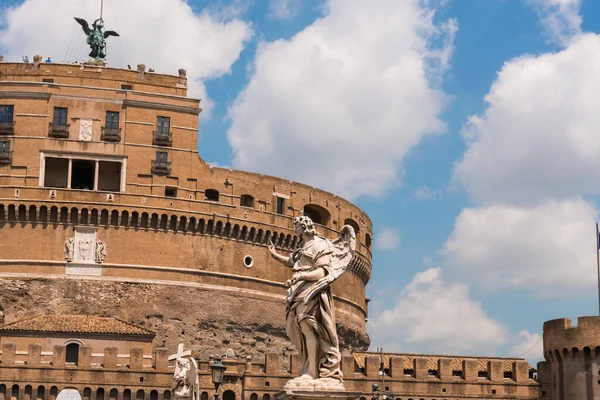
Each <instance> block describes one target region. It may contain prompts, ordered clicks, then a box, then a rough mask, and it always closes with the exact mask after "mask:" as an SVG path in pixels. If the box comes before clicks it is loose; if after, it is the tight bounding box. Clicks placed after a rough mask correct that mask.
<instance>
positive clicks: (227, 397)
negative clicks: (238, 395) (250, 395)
mask: <svg viewBox="0 0 600 400" xmlns="http://www.w3.org/2000/svg"><path fill="white" fill-rule="evenodd" d="M223 400H235V392H234V391H233V390H226V391H224V392H223Z"/></svg>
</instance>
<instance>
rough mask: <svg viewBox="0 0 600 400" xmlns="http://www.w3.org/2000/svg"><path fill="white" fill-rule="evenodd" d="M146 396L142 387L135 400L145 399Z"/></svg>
mask: <svg viewBox="0 0 600 400" xmlns="http://www.w3.org/2000/svg"><path fill="white" fill-rule="evenodd" d="M145 396H146V394H145V393H144V391H143V390H142V389H140V390H138V391H137V393H136V394H135V400H144V397H145Z"/></svg>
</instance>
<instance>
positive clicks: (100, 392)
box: [96, 388, 104, 400]
mask: <svg viewBox="0 0 600 400" xmlns="http://www.w3.org/2000/svg"><path fill="white" fill-rule="evenodd" d="M96 400H104V388H98V390H96Z"/></svg>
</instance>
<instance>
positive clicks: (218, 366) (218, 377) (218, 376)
mask: <svg viewBox="0 0 600 400" xmlns="http://www.w3.org/2000/svg"><path fill="white" fill-rule="evenodd" d="M226 369H227V367H226V366H224V365H223V363H222V362H221V358H220V357H217V358H215V362H214V363H213V364H212V365H211V366H210V373H211V375H212V383H213V384H214V385H215V400H219V385H220V384H221V383H222V382H223V377H224V376H225V370H226Z"/></svg>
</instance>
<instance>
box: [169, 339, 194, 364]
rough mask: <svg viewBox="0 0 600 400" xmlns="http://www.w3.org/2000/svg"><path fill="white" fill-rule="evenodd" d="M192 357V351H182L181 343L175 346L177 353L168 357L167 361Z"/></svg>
mask: <svg viewBox="0 0 600 400" xmlns="http://www.w3.org/2000/svg"><path fill="white" fill-rule="evenodd" d="M191 355H192V351H191V350H185V351H184V350H183V343H179V345H178V346H177V353H175V354H171V355H170V356H169V361H171V360H177V359H178V358H183V357H185V356H191Z"/></svg>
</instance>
